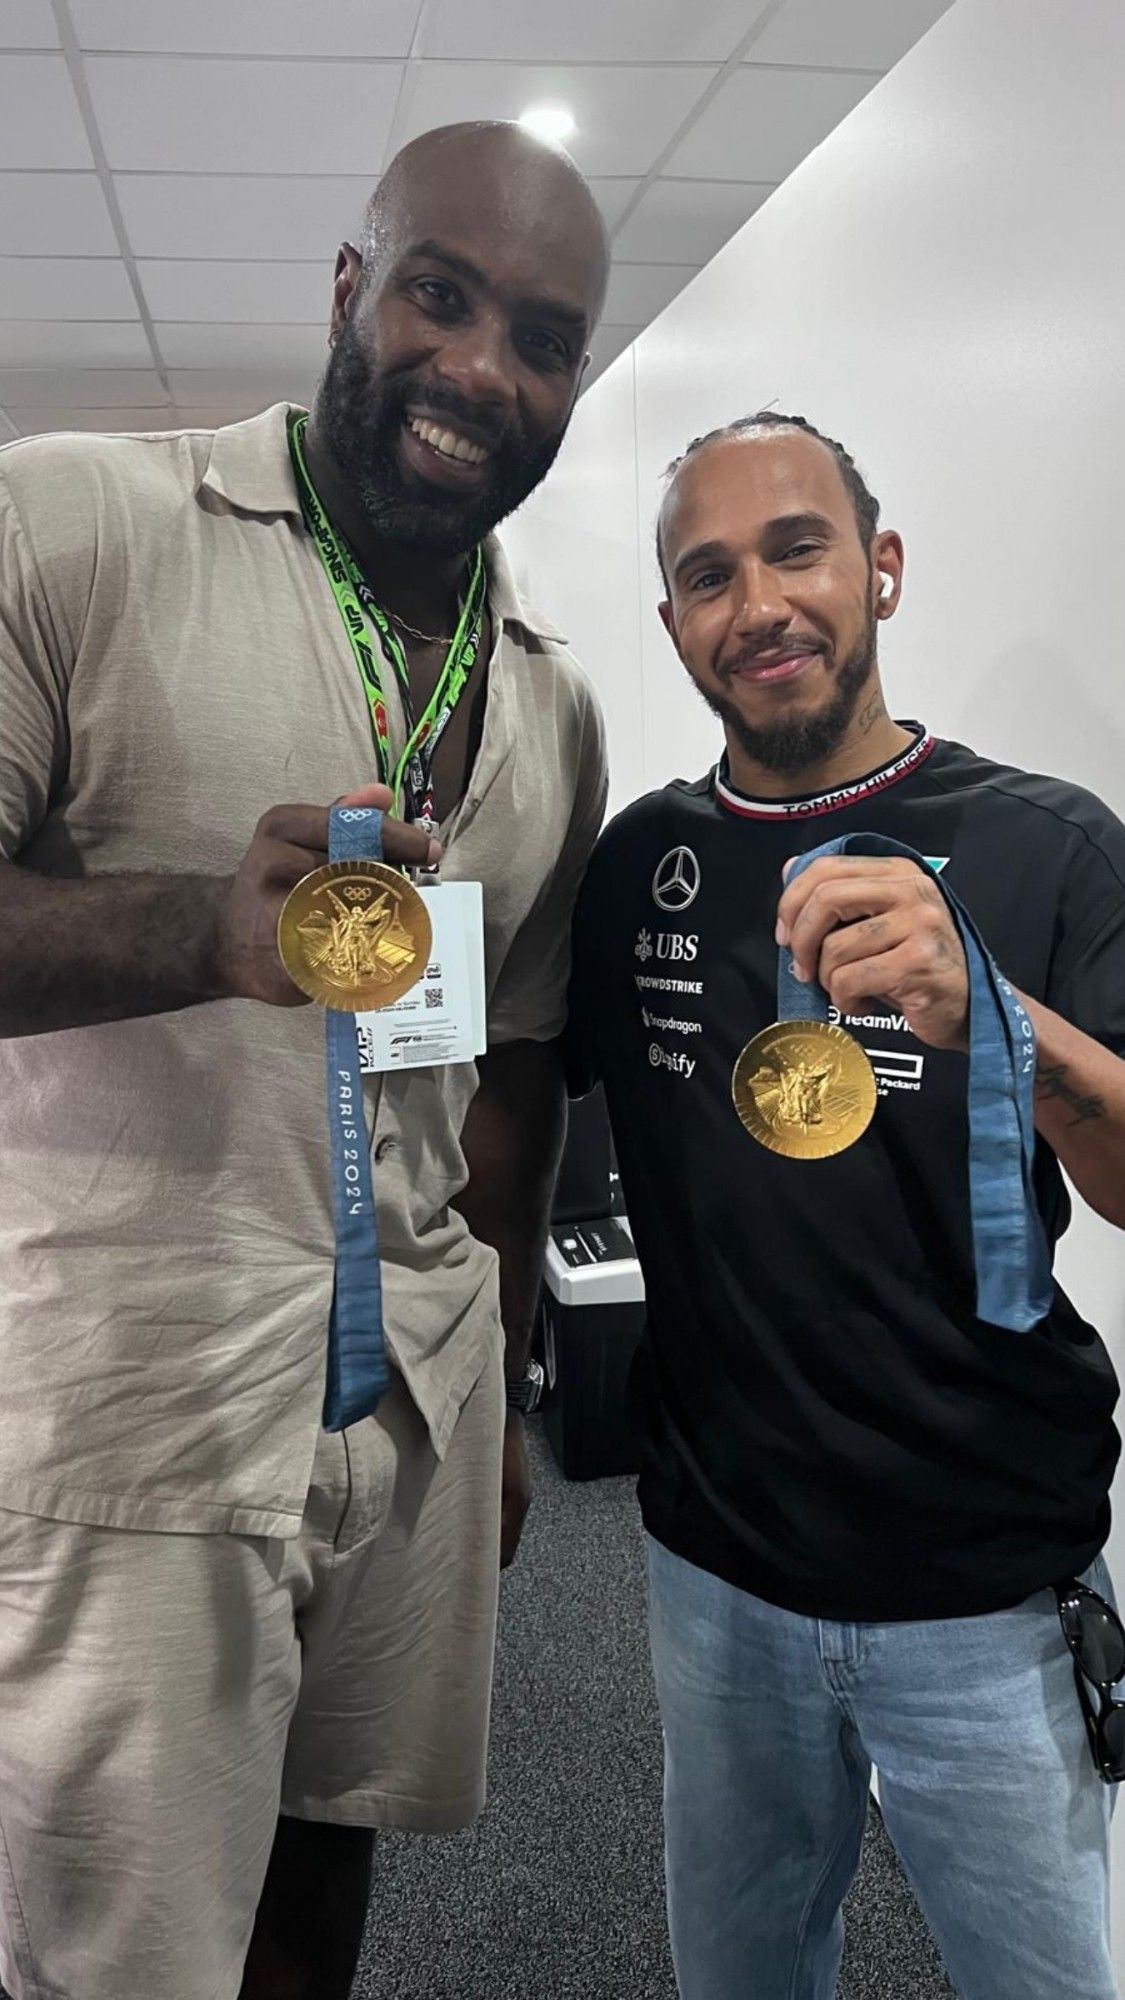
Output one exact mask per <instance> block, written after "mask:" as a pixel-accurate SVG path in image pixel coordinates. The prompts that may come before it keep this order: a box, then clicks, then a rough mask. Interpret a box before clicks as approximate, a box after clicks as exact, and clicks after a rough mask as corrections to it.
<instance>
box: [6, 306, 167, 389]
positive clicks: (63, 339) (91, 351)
mask: <svg viewBox="0 0 1125 2000" xmlns="http://www.w3.org/2000/svg"><path fill="white" fill-rule="evenodd" d="M151 360H152V351H151V349H150V347H149V344H148V341H147V340H146V338H145V330H144V327H143V326H142V325H141V322H140V320H139V319H136V320H125V321H117V320H57V319H56V320H51V319H6V320H0V368H31V369H40V368H42V367H43V366H44V364H45V363H46V364H48V365H49V364H51V363H53V364H55V365H56V366H57V367H60V368H144V367H145V366H146V364H148V363H150V362H151ZM3 401H4V398H3V396H0V403H2V402H3Z"/></svg>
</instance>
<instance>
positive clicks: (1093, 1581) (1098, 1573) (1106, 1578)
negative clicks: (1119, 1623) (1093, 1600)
mask: <svg viewBox="0 0 1125 2000" xmlns="http://www.w3.org/2000/svg"><path fill="white" fill-rule="evenodd" d="M1078 1581H1079V1583H1084V1584H1086V1586H1087V1588H1088V1589H1090V1590H1096V1591H1097V1593H1098V1596H1099V1597H1104V1598H1105V1600H1106V1602H1107V1603H1108V1604H1112V1605H1113V1608H1114V1610H1116V1609H1117V1592H1116V1591H1115V1589H1114V1587H1113V1578H1112V1577H1111V1575H1110V1573H1109V1564H1108V1563H1107V1561H1106V1559H1105V1556H1104V1554H1102V1555H1100V1556H1095V1557H1094V1560H1093V1562H1092V1563H1091V1564H1090V1567H1089V1569H1088V1570H1086V1571H1085V1573H1084V1574H1083V1575H1082V1576H1080V1577H1079V1579H1078Z"/></svg>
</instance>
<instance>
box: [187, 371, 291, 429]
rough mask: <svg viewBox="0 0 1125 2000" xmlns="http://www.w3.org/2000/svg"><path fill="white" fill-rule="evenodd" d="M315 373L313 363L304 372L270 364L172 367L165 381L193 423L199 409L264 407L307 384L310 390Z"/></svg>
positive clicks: (259, 408)
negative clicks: (252, 366)
mask: <svg viewBox="0 0 1125 2000" xmlns="http://www.w3.org/2000/svg"><path fill="white" fill-rule="evenodd" d="M318 373H319V368H318V366H316V365H315V364H314V365H313V366H312V367H311V368H307V369H306V370H305V373H304V374H303V375H302V373H301V369H300V367H298V368H297V370H296V371H294V370H293V369H292V368H270V367H262V368H173V369H171V370H170V371H169V375H168V380H169V382H170V384H171V387H172V397H173V401H174V402H175V404H176V407H177V409H180V410H187V411H190V412H191V417H192V422H193V423H194V421H195V417H196V412H197V411H199V410H210V411H215V410H220V411H225V412H227V413H229V412H230V411H232V410H233V411H246V410H264V409H266V408H267V407H268V405H269V404H270V403H282V402H284V401H285V399H286V397H287V396H293V395H294V394H296V393H298V392H299V391H301V390H303V389H304V388H306V387H307V388H309V389H311V388H312V386H313V384H314V383H315V381H316V378H317V375H318ZM295 383H296V390H295V389H294V384H295ZM298 400H299V394H298Z"/></svg>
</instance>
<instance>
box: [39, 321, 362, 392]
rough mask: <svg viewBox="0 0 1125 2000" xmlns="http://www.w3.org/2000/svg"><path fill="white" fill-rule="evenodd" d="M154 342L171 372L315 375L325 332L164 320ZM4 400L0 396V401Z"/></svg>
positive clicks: (325, 343) (324, 350)
mask: <svg viewBox="0 0 1125 2000" xmlns="http://www.w3.org/2000/svg"><path fill="white" fill-rule="evenodd" d="M156 339H157V344H158V345H159V348H160V352H161V354H162V355H163V357H164V361H165V364H166V366H167V367H169V368H256V367H259V366H260V367H263V368H281V369H286V368H297V369H302V368H303V369H305V370H306V371H307V370H308V369H310V368H312V369H315V370H316V371H317V372H318V373H319V371H320V369H321V368H323V366H324V364H325V362H326V360H327V359H328V328H327V324H326V325H325V326H324V327H315V326H230V325H226V324H224V325H221V326H220V325H213V326H193V325H187V324H185V323H184V322H183V321H182V320H181V321H176V322H172V321H162V322H158V324H157V327H156ZM3 400H4V398H3V396H0V403H2V402H3Z"/></svg>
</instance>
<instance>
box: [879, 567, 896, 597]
mask: <svg viewBox="0 0 1125 2000" xmlns="http://www.w3.org/2000/svg"><path fill="white" fill-rule="evenodd" d="M882 574H883V588H882V590H881V591H880V592H879V602H880V604H885V603H886V601H887V599H888V597H891V596H893V594H894V587H895V580H894V577H893V576H887V575H886V574H885V573H882Z"/></svg>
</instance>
